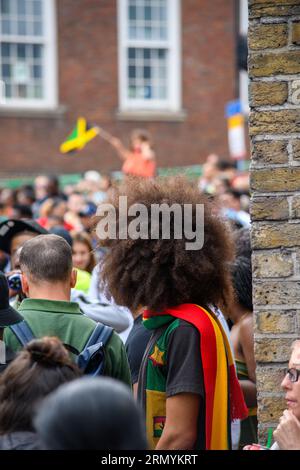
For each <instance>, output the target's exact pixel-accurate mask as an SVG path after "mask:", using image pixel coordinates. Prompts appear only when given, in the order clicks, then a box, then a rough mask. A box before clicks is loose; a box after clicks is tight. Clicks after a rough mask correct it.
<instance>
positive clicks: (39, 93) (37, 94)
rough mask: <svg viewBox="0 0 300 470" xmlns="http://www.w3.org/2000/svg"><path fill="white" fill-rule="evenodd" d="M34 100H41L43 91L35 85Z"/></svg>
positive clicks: (39, 86)
mask: <svg viewBox="0 0 300 470" xmlns="http://www.w3.org/2000/svg"><path fill="white" fill-rule="evenodd" d="M34 98H36V99H41V98H43V89H42V87H41V85H36V86H35V87H34Z"/></svg>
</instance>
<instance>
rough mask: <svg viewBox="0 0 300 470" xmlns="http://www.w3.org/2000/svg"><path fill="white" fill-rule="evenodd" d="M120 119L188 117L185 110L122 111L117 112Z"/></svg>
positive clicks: (160, 119)
mask: <svg viewBox="0 0 300 470" xmlns="http://www.w3.org/2000/svg"><path fill="white" fill-rule="evenodd" d="M116 117H117V119H119V120H120V121H168V122H183V121H185V119H186V117H187V113H186V111H184V110H181V111H158V110H155V111H154V110H153V111H152V110H151V111H149V110H147V111H120V110H118V111H117V113H116Z"/></svg>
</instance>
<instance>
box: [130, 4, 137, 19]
mask: <svg viewBox="0 0 300 470" xmlns="http://www.w3.org/2000/svg"><path fill="white" fill-rule="evenodd" d="M129 19H130V20H136V7H134V6H130V7H129Z"/></svg>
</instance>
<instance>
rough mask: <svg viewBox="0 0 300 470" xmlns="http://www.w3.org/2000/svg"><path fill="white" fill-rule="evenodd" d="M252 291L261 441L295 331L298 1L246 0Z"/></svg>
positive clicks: (299, 269)
mask: <svg viewBox="0 0 300 470" xmlns="http://www.w3.org/2000/svg"><path fill="white" fill-rule="evenodd" d="M249 76H250V90H249V91H250V107H251V113H250V119H249V121H250V123H249V132H250V137H251V153H252V163H251V189H252V208H251V216H252V236H251V238H252V248H253V258H252V261H253V294H254V313H255V355H256V361H257V388H258V417H259V434H260V441H261V442H262V443H263V442H265V441H266V438H267V432H266V430H267V428H268V427H274V426H276V425H277V422H278V418H279V417H280V415H281V413H282V410H283V409H284V407H285V402H284V398H283V394H282V393H281V388H280V382H281V380H282V378H283V375H284V374H283V369H284V367H286V365H287V363H286V361H287V360H288V357H289V355H290V346H291V344H292V342H293V340H294V339H296V338H300V0H249Z"/></svg>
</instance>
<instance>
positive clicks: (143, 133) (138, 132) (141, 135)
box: [130, 129, 153, 149]
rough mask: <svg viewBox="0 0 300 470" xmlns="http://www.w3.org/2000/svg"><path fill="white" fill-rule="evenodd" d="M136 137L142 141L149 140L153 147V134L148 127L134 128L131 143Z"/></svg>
mask: <svg viewBox="0 0 300 470" xmlns="http://www.w3.org/2000/svg"><path fill="white" fill-rule="evenodd" d="M135 139H139V140H140V141H141V142H148V144H149V146H150V148H151V149H152V148H153V140H152V137H151V134H150V132H148V131H147V130H146V129H133V131H132V132H131V134H130V142H131V145H132V142H133V141H134V140H135Z"/></svg>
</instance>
